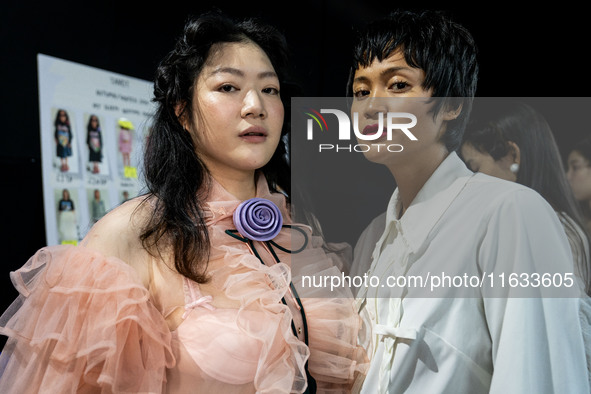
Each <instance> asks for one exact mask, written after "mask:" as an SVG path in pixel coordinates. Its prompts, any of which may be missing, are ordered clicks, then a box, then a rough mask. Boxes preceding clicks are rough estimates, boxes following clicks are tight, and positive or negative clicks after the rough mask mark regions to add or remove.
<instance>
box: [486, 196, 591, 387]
mask: <svg viewBox="0 0 591 394" xmlns="http://www.w3.org/2000/svg"><path fill="white" fill-rule="evenodd" d="M499 201H501V200H499ZM493 205H496V206H493V207H491V220H490V221H489V224H488V228H487V232H486V235H485V236H484V239H483V240H482V244H481V247H480V249H479V256H478V259H479V264H480V266H481V269H482V270H484V271H485V272H491V273H493V272H494V275H495V280H497V283H496V286H500V285H501V282H500V281H498V279H499V278H500V277H499V275H500V274H502V275H504V279H505V281H504V285H505V289H506V291H507V293H506V294H505V297H490V298H485V299H484V313H485V317H486V321H487V323H488V328H489V334H490V336H491V343H492V350H491V351H492V354H491V356H492V360H493V364H494V372H493V377H492V381H491V387H490V392H491V393H502V394H508V393H526V392H527V393H537V394H539V393H585V394H588V393H589V392H590V388H589V380H588V372H587V362H586V357H585V345H584V342H583V336H582V328H581V322H580V318H579V313H580V308H581V299H580V298H577V297H573V296H565V297H562V298H558V297H554V298H548V297H545V296H544V294H543V293H536V289H535V284H536V283H535V280H534V283H531V282H532V281H531V280H530V281H529V283H526V282H525V281H523V280H521V279H522V278H523V277H518V276H515V275H521V274H522V273H526V275H525V277H527V278H528V279H531V273H533V272H537V273H539V274H540V275H542V274H544V273H548V272H550V273H571V274H572V273H573V265H572V255H571V253H570V249H569V244H568V241H567V239H566V235H565V234H564V231H563V230H562V226H561V224H560V222H559V221H558V219H557V217H556V215H555V213H554V212H553V210H552V208H551V207H550V206H549V205H548V204H547V203H546V201H545V200H543V199H542V198H541V197H540V196H539V195H538V194H537V193H535V192H533V191H531V190H519V191H513V192H512V195H511V196H509V197H508V196H504V198H502V202H501V203H500V204H493ZM510 274H513V275H514V276H513V278H519V279H518V280H514V281H513V283H512V285H515V286H516V287H515V288H513V287H512V285H511V284H510V283H509V282H508V278H509V275H510ZM525 287H529V289H525ZM524 289H525V290H527V292H525V293H523V294H525V295H527V296H526V297H518V295H520V294H522V293H521V292H522V291H524ZM538 290H542V291H543V289H542V288H541V287H538ZM491 294H495V295H497V296H498V295H499V294H498V293H491ZM523 294H522V295H523ZM536 294H537V295H536ZM556 294H558V293H556ZM564 294H568V292H567V291H565V293H564Z"/></svg>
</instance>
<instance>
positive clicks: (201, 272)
mask: <svg viewBox="0 0 591 394" xmlns="http://www.w3.org/2000/svg"><path fill="white" fill-rule="evenodd" d="M286 54H287V50H286V44H285V41H284V38H283V36H282V35H281V34H280V33H279V32H278V31H277V30H275V29H274V28H271V27H269V26H266V25H262V24H260V23H257V22H255V21H252V20H248V21H244V22H239V23H234V22H233V21H231V20H229V19H227V18H226V17H224V16H222V15H220V14H218V13H213V14H207V15H204V16H202V17H200V18H197V19H192V20H190V21H189V22H188V23H187V24H186V26H185V30H184V33H183V35H182V36H181V37H180V38H179V40H178V41H177V44H176V46H175V47H174V49H173V50H172V51H171V52H170V53H169V54H168V55H167V56H166V57H165V58H164V59H163V61H162V62H161V63H160V65H159V67H158V70H157V73H156V80H155V85H154V101H155V102H156V104H157V111H156V114H155V121H154V126H153V128H152V131H151V132H150V135H149V138H148V142H147V145H146V151H145V176H146V183H147V188H148V191H147V193H146V194H145V195H143V196H140V197H137V198H135V199H132V200H130V201H127V202H125V203H123V204H122V205H120V206H119V207H118V208H116V209H114V210H113V211H111V212H110V213H108V214H107V215H105V216H104V217H103V218H102V219H101V220H100V221H99V222H98V223H96V224H95V225H94V227H93V228H92V229H91V230H90V231H89V233H88V235H87V236H86V237H85V239H84V240H83V241H82V242H81V246H80V247H68V248H64V247H48V248H44V249H43V250H41V251H40V252H38V253H37V254H36V255H35V256H34V257H33V258H32V259H31V260H30V261H29V262H28V263H27V265H26V266H25V267H23V268H22V269H21V270H19V271H18V272H16V273H14V274H13V279H14V282H15V284H16V286H17V288H18V289H19V291H20V292H21V296H20V298H19V299H18V300H17V302H16V303H15V305H14V306H13V307H11V309H10V310H9V311H7V312H6V313H5V314H4V315H3V316H2V318H1V319H0V325H1V328H0V332H1V333H2V334H4V335H7V336H9V339H8V342H7V345H6V347H5V349H4V351H3V352H2V359H1V360H0V363H1V364H2V365H5V366H6V367H5V368H4V372H3V375H2V377H1V378H0V391H1V392H3V393H9V392H10V393H12V392H14V393H22V392H27V391H37V390H36V389H41V388H43V389H46V388H49V389H50V390H51V391H53V392H66V391H67V392H72V391H83V392H133V393H139V392H142V393H144V392H146V393H147V392H150V393H156V392H163V391H164V392H168V393H189V392H190V393H255V392H257V393H259V392H260V393H292V392H296V393H302V392H316V390H318V392H323V391H328V390H336V391H344V392H346V391H348V390H350V389H351V387H352V386H353V384H354V383H355V380H356V378H357V377H358V375H359V374H360V373H363V371H364V368H365V365H366V364H365V361H366V356H365V353H364V351H363V350H362V349H361V348H360V347H358V346H357V344H356V339H357V334H358V331H359V328H360V325H361V321H360V318H359V316H358V315H357V314H356V313H355V310H354V307H353V300H352V298H305V294H303V293H302V292H301V290H302V288H301V286H300V287H298V286H297V283H296V276H297V275H299V274H296V272H295V267H293V265H294V262H293V260H294V259H292V258H291V254H297V255H298V256H302V258H301V259H299V260H301V261H307V262H309V263H310V264H313V268H308V270H310V269H313V272H322V271H323V270H324V271H325V272H334V270H335V267H334V265H332V260H331V258H332V257H333V256H330V255H327V254H325V253H324V251H323V249H322V248H320V247H318V242H317V241H318V237H313V236H312V234H311V232H310V230H309V228H308V227H307V226H303V225H298V224H295V223H292V222H291V218H290V212H289V199H288V198H287V197H286V195H287V196H289V194H290V180H289V166H288V162H287V158H286V156H285V152H286V148H285V144H286V139H285V138H284V137H285V136H286V134H287V132H288V128H287V125H286V122H285V119H286V118H288V116H285V109H286V105H285V100H287V99H288V95H287V94H286V93H287V90H288V89H286V88H287V84H286V82H288V80H287V79H286V78H287V74H286V73H285V68H286V66H287V64H288V63H287V60H286ZM284 88H285V89H284ZM278 191H281V192H278ZM304 269H305V267H302V270H304ZM300 272H303V271H300Z"/></svg>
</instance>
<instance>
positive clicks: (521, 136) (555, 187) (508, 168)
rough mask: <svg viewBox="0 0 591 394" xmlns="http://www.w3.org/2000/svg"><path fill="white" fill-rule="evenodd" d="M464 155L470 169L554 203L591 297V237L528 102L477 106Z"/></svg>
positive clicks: (548, 136) (543, 124)
mask: <svg viewBox="0 0 591 394" xmlns="http://www.w3.org/2000/svg"><path fill="white" fill-rule="evenodd" d="M477 109H478V110H477ZM461 156H462V158H463V159H464V161H465V162H466V165H467V166H468V168H469V169H470V170H472V171H474V172H482V173H484V174H488V175H491V176H496V177H499V178H501V179H505V180H508V181H511V182H517V183H520V184H522V185H524V186H527V187H529V188H531V189H533V190H535V191H537V192H538V193H540V195H541V196H542V197H544V198H545V199H546V201H548V203H550V205H551V206H552V208H553V209H554V211H556V214H557V215H558V218H559V219H560V222H561V223H562V225H563V226H564V231H565V232H566V235H567V237H568V241H569V244H570V248H571V251H572V254H573V261H574V264H575V270H576V271H575V272H576V273H577V276H578V277H579V278H580V279H581V280H582V281H583V283H584V285H585V291H586V292H587V294H590V293H591V266H590V264H591V263H590V261H589V235H588V234H587V232H586V229H585V224H584V222H583V218H582V214H581V212H580V210H579V206H578V204H577V201H576V199H575V196H574V195H573V192H572V190H571V188H570V185H569V183H568V180H567V177H566V175H565V171H564V166H563V164H562V158H561V156H560V151H559V149H558V145H557V144H556V141H555V139H554V135H553V133H552V129H551V128H550V125H549V124H548V122H547V121H546V119H545V118H544V116H543V115H542V114H541V113H540V112H539V111H537V110H536V109H534V108H533V107H532V106H530V105H528V104H526V103H524V102H520V101H511V100H507V99H503V100H502V101H501V100H493V101H491V102H488V101H487V102H485V103H483V104H482V105H481V106H476V107H475V110H474V111H473V113H472V117H471V122H470V124H469V125H468V128H467V129H466V132H465V133H464V139H463V142H462V147H461Z"/></svg>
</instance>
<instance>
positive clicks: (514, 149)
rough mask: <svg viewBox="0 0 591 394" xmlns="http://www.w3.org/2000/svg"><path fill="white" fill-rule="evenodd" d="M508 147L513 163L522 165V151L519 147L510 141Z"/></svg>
mask: <svg viewBox="0 0 591 394" xmlns="http://www.w3.org/2000/svg"><path fill="white" fill-rule="evenodd" d="M507 145H509V154H511V155H512V156H513V162H514V163H517V164H518V165H519V164H521V150H520V149H519V145H517V144H516V143H515V142H513V141H508V142H507Z"/></svg>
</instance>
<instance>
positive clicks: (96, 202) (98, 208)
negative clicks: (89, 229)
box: [91, 189, 107, 223]
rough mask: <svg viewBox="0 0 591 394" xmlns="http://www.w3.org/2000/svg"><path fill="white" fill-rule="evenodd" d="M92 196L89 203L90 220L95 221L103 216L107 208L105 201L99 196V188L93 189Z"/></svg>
mask: <svg viewBox="0 0 591 394" xmlns="http://www.w3.org/2000/svg"><path fill="white" fill-rule="evenodd" d="M93 196H94V198H93V199H92V203H91V212H92V222H93V223H96V222H98V221H99V220H100V219H101V218H102V217H103V216H105V213H107V210H106V208H105V201H104V200H103V199H102V198H101V191H100V190H99V189H94V192H93Z"/></svg>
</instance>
